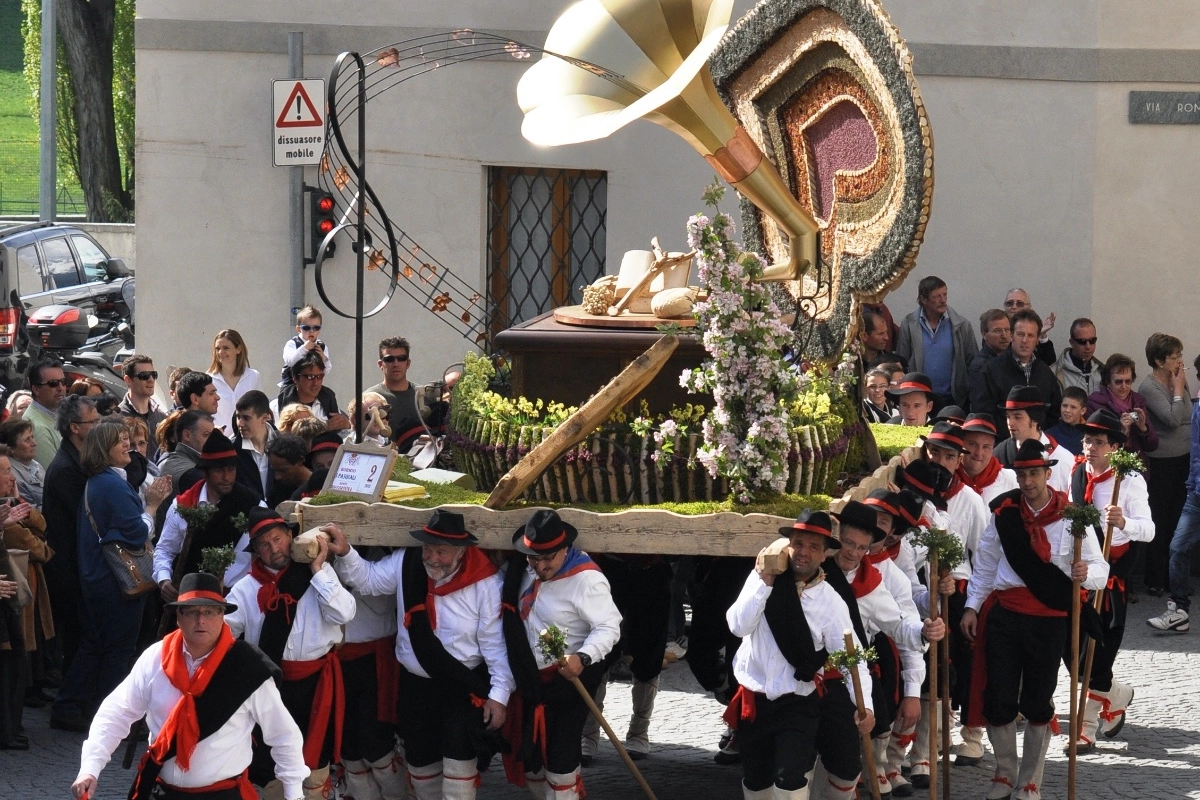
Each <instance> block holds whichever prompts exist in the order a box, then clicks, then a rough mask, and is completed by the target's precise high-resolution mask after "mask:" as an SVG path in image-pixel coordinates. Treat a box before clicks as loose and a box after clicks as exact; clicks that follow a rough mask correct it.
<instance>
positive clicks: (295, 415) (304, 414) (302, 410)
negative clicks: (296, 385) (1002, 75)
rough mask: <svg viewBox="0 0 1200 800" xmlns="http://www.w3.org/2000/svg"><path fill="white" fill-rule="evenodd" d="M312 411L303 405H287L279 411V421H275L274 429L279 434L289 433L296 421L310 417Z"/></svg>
mask: <svg viewBox="0 0 1200 800" xmlns="http://www.w3.org/2000/svg"><path fill="white" fill-rule="evenodd" d="M312 415H313V413H312V409H311V408H309V407H308V406H306V405H304V404H303V403H289V404H288V405H286V406H284V407H283V408H281V409H279V419H278V420H277V421H276V424H275V427H276V428H278V429H279V432H280V433H291V432H292V426H293V425H295V424H296V422H297V421H299V420H302V419H308V418H310V417H312Z"/></svg>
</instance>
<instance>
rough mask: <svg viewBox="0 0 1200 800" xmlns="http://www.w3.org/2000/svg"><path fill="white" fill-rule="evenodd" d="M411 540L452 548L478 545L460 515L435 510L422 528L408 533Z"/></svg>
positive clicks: (477, 541)
mask: <svg viewBox="0 0 1200 800" xmlns="http://www.w3.org/2000/svg"><path fill="white" fill-rule="evenodd" d="M409 532H410V533H411V534H412V536H413V538H414V539H416V540H417V541H418V542H422V543H424V544H448V545H451V546H453V547H470V546H472V545H477V544H479V540H478V539H476V538H475V534H473V533H471V532H470V531H469V530H467V525H466V522H465V520H463V515H462V514H455V513H454V512H453V511H443V510H442V509H440V508H439V509H437V510H436V511H434V512H433V516H431V517H430V518H429V522H428V523H427V524H426V525H425V527H424V528H419V529H417V530H415V531H409Z"/></svg>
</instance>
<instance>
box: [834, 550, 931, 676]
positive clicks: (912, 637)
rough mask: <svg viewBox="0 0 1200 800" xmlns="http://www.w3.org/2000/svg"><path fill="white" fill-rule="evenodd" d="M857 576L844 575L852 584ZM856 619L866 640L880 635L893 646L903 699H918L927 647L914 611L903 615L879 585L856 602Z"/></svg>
mask: <svg viewBox="0 0 1200 800" xmlns="http://www.w3.org/2000/svg"><path fill="white" fill-rule="evenodd" d="M888 563H890V562H888ZM877 568H878V567H877ZM859 569H861V567H860V568H859ZM881 572H882V570H881ZM857 574H858V570H857V569H855V570H852V571H850V572H847V573H846V580H847V581H851V582H853V580H854V576H855V575H857ZM907 588H908V587H907V586H905V589H907ZM858 615H859V617H860V618H861V619H862V623H863V629H864V630H865V631H866V634H867V636H869V637H870V638H872V639H874V638H875V635H876V634H878V633H883V634H884V635H885V636H887V637H888V638H889V639H891V640H892V641H893V642H895V643H896V649H897V650H899V651H900V680H901V682H902V683H903V684H904V686H903V692H904V696H905V697H919V696H920V695H921V683H922V682H924V680H925V660H924V658H922V654H923V653H924V652H925V651H926V650H927V649H928V647H929V645H928V644H926V643H925V640H924V639H923V638H922V635H921V634H922V622H921V617H920V615H919V614H916V613H915V609H914V613H912V614H905V613H904V610H903V609H902V608H901V607H900V604H899V603H898V602H897V601H896V598H895V597H894V596H893V595H892V593H891V591H890V590H889V589H888V585H887V583H886V582H885V581H880V583H879V585H878V586H876V587H875V588H874V589H872V590H871V591H870V592H868V593H867V594H865V595H863V596H862V597H860V598H858ZM868 644H870V643H869V642H868Z"/></svg>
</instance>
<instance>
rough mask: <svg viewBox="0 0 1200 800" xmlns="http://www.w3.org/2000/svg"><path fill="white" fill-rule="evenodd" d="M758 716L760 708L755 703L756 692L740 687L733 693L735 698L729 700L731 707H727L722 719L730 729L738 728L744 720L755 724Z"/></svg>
mask: <svg viewBox="0 0 1200 800" xmlns="http://www.w3.org/2000/svg"><path fill="white" fill-rule="evenodd" d="M757 716H758V706H757V704H756V702H755V694H754V692H752V691H750V690H749V689H747V688H746V687H745V686H739V687H738V688H737V691H736V692H734V693H733V697H731V698H729V705H727V706H725V713H724V714H722V715H721V719H722V720H724V721H725V724H726V725H728V726H729V727H731V728H737V727H738V724H739V723H741V722H742V721H743V720H745V721H746V722H754V718H755V717H757Z"/></svg>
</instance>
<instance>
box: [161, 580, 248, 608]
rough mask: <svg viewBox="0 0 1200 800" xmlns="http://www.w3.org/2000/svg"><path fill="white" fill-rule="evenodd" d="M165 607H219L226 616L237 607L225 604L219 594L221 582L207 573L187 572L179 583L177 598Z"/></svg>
mask: <svg viewBox="0 0 1200 800" xmlns="http://www.w3.org/2000/svg"><path fill="white" fill-rule="evenodd" d="M166 605H169V606H175V607H176V608H180V607H190V606H220V607H221V608H223V609H224V610H225V613H226V614H231V613H233V612H234V611H237V608H238V607H237V605H236V604H234V603H230V602H227V601H226V600H225V597H224V595H222V594H221V581H220V580H218V579H217V577H216V576H215V575H209V574H208V573H207V572H189V573H188V574H187V575H184V576H183V580H181V581H180V582H179V596H178V597H176V598H175V601H174V602H171V603H167V604H166Z"/></svg>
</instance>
